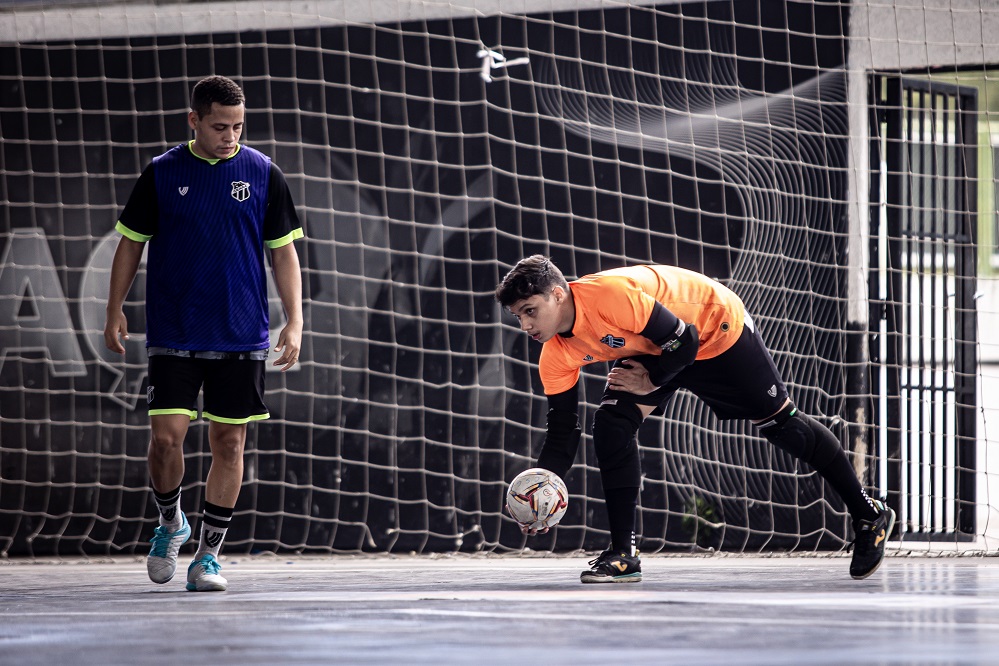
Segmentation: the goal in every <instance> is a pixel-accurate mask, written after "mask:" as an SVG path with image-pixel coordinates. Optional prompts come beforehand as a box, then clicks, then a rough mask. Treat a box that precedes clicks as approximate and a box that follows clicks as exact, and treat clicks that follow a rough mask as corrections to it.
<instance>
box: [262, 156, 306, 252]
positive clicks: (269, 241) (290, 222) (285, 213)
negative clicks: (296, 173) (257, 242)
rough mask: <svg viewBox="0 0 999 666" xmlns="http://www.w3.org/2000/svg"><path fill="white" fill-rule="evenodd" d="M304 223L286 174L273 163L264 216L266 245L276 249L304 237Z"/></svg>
mask: <svg viewBox="0 0 999 666" xmlns="http://www.w3.org/2000/svg"><path fill="white" fill-rule="evenodd" d="M304 235H305V234H304V232H303V231H302V223H301V222H300V221H299V219H298V213H297V212H296V211H295V204H294V202H293V201H292V199H291V190H289V189H288V181H287V180H286V179H285V177H284V173H283V172H282V171H281V169H279V168H278V166H277V165H276V164H274V163H273V162H271V173H270V178H269V180H268V184H267V212H266V213H265V214H264V244H265V245H267V247H269V248H270V249H272V250H273V249H275V248H279V247H282V246H284V245H287V244H288V243H291V242H292V241H294V240H295V239H296V238H302V237H303V236H304Z"/></svg>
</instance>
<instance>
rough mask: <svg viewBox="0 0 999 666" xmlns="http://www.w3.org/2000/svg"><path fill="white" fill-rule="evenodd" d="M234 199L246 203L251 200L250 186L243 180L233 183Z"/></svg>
mask: <svg viewBox="0 0 999 666" xmlns="http://www.w3.org/2000/svg"><path fill="white" fill-rule="evenodd" d="M231 194H232V198H233V199H235V200H236V201H246V200H247V199H249V198H250V184H249V183H244V182H243V181H241V180H234V181H232V192H231Z"/></svg>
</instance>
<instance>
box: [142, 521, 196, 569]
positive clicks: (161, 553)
mask: <svg viewBox="0 0 999 666" xmlns="http://www.w3.org/2000/svg"><path fill="white" fill-rule="evenodd" d="M180 519H181V520H182V521H183V522H182V523H181V525H180V529H178V530H177V531H175V532H171V531H170V528H168V527H165V526H163V525H160V526H159V527H157V528H156V529H155V530H153V538H152V539H150V540H149V543H151V544H152V548H150V549H149V556H148V557H147V558H146V571H147V572H148V573H149V580H151V581H153V582H154V583H167V582H169V581H170V579H171V578H173V575H174V574H175V573H176V572H177V553H178V552H179V551H180V547H181V546H183V545H184V544H185V543H187V540H188V539H190V538H191V526H190V524H188V522H187V516H186V515H184V512H183V511H181V512H180Z"/></svg>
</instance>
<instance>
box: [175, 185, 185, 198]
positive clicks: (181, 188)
mask: <svg viewBox="0 0 999 666" xmlns="http://www.w3.org/2000/svg"><path fill="white" fill-rule="evenodd" d="M177 191H178V192H180V196H184V195H185V194H187V185H185V186H184V187H178V188H177Z"/></svg>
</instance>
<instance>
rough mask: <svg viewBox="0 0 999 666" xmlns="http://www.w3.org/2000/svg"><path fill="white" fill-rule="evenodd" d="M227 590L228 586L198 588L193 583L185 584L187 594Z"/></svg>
mask: <svg viewBox="0 0 999 666" xmlns="http://www.w3.org/2000/svg"><path fill="white" fill-rule="evenodd" d="M228 589H229V586H228V585H206V586H205V587H202V588H199V587H198V586H197V585H195V584H194V583H188V584H187V591H188V592H225V591H226V590H228Z"/></svg>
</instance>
